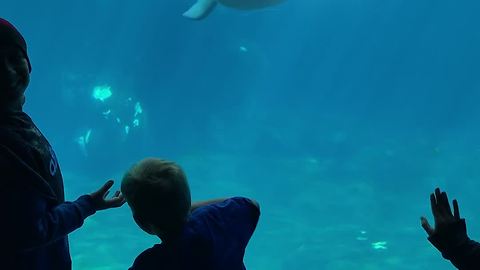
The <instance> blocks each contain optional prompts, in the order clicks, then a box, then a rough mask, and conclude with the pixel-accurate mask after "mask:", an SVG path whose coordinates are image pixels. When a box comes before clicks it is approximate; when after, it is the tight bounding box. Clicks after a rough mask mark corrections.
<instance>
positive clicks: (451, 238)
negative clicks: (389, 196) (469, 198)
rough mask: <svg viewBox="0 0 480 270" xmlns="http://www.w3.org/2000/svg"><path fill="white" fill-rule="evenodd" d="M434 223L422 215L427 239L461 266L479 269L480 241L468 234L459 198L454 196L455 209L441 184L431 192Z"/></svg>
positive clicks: (464, 268)
mask: <svg viewBox="0 0 480 270" xmlns="http://www.w3.org/2000/svg"><path fill="white" fill-rule="evenodd" d="M430 203H431V206H432V213H433V217H434V220H435V227H433V228H432V227H431V226H430V224H429V223H428V220H427V219H426V218H425V217H421V218H420V219H421V224H422V227H423V228H424V229H425V231H426V232H427V234H428V240H429V241H430V242H431V243H432V244H433V245H434V246H435V247H436V248H437V249H438V250H439V251H440V252H441V253H442V256H443V257H444V258H445V259H447V260H450V261H451V262H452V264H453V265H455V266H456V267H457V268H458V269H460V270H479V269H480V244H479V243H477V242H475V241H473V240H471V239H470V238H469V237H468V236H467V225H466V224H465V219H463V218H460V210H459V208H458V202H457V200H453V213H452V209H451V208H450V203H449V201H448V197H447V193H446V192H442V191H440V189H439V188H437V189H435V192H434V193H432V194H431V195H430Z"/></svg>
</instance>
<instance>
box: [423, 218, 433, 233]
mask: <svg viewBox="0 0 480 270" xmlns="http://www.w3.org/2000/svg"><path fill="white" fill-rule="evenodd" d="M420 221H421V223H422V228H423V229H424V230H425V232H427V234H428V236H431V235H432V234H433V232H434V230H433V229H432V227H431V226H430V224H429V223H428V220H427V218H425V217H421V218H420Z"/></svg>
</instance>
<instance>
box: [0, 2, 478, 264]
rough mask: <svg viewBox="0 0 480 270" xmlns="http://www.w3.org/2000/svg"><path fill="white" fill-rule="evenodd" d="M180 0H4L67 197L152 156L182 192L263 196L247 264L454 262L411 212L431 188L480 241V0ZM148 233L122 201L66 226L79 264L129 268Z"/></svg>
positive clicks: (32, 104) (31, 100)
mask: <svg viewBox="0 0 480 270" xmlns="http://www.w3.org/2000/svg"><path fill="white" fill-rule="evenodd" d="M190 4H192V2H191V1H187V0H171V1H149V0H145V1H123V0H120V1H117V0H116V1H113V0H101V1H99V0H95V1H94V0H84V1H65V0H52V1H47V2H44V1H33V0H31V1H6V2H5V3H2V8H1V12H0V16H2V17H5V18H7V19H9V20H11V21H12V22H14V23H15V24H16V25H17V26H18V27H19V28H20V29H21V31H22V33H23V34H24V35H25V37H26V39H27V41H28V44H29V52H30V58H31V62H32V65H33V73H32V82H31V85H30V87H29V89H28V92H27V103H26V108H25V110H26V111H27V112H28V113H29V114H30V115H31V116H32V118H33V119H34V120H35V121H36V123H37V124H38V126H39V127H40V128H41V129H42V131H43V132H44V133H45V135H46V136H47V137H48V139H49V140H50V142H51V143H52V145H53V146H54V148H55V150H56V152H57V156H58V158H59V161H60V164H61V167H62V170H63V174H64V181H65V188H66V196H67V200H75V199H76V198H77V197H78V196H80V195H82V194H85V193H89V192H92V191H94V190H96V189H97V188H98V187H100V186H101V185H102V184H103V183H104V181H106V180H107V179H110V178H113V179H115V180H116V184H115V186H114V188H119V182H120V180H121V177H122V174H123V173H124V171H125V170H126V169H127V168H128V167H129V166H130V165H131V164H132V163H133V162H135V161H137V160H139V159H141V158H144V157H147V156H156V157H162V158H167V159H172V160H175V161H177V162H178V163H179V164H180V165H182V166H183V168H184V170H185V171H186V173H187V175H188V178H189V181H190V185H191V189H192V196H193V199H194V200H202V199H209V198H216V197H225V196H233V195H242V196H248V197H252V198H255V199H257V200H258V201H259V202H260V203H261V204H262V216H261V220H260V223H259V226H258V228H257V231H256V232H255V234H254V237H253V238H252V240H251V242H250V245H249V247H248V249H247V253H246V257H245V263H246V265H247V268H248V269H250V270H270V269H272V270H277V269H278V270H290V269H294V270H296V269H303V270H310V269H319V270H347V269H348V270H350V269H358V270H377V269H382V270H383V269H389V270H417V269H418V270H420V269H433V268H435V267H436V268H435V269H441V270H443V269H445V270H447V269H453V267H452V266H451V265H450V264H449V263H448V262H446V261H444V260H443V259H442V258H441V256H440V254H439V252H438V251H437V250H435V249H434V248H433V247H432V246H431V245H430V243H429V242H428V241H427V240H426V234H425V232H424V231H423V230H422V228H421V227H420V220H419V217H420V216H421V215H427V217H428V218H429V219H430V221H431V222H432V223H433V220H432V217H431V214H430V206H429V194H430V192H431V191H433V189H434V188H435V187H436V186H440V187H442V188H443V189H445V190H447V191H448V192H449V195H450V196H451V198H454V197H455V198H457V199H458V200H459V203H460V211H461V215H462V216H465V217H466V219H467V226H468V230H469V234H470V236H471V237H472V238H474V239H477V240H478V239H480V219H479V216H480V213H479V211H480V209H478V207H477V206H478V204H479V201H478V194H477V191H478V190H479V188H480V184H479V181H478V180H479V179H480V166H479V165H480V143H479V141H478V138H479V136H480V125H479V121H480V113H479V112H480V109H479V108H480V107H479V106H478V103H479V102H480V79H479V77H478V74H479V72H480V64H479V63H480V50H479V48H480V32H479V31H478V25H479V23H480V18H479V17H478V14H477V13H478V12H476V10H478V8H480V2H474V1H463V2H462V1H460V2H459V1H434V0H425V1H385V0H363V1H353V0H345V1H334V0H287V2H286V3H284V4H282V5H279V6H275V7H272V8H268V9H265V10H260V11H254V12H243V11H236V10H231V9H227V8H223V7H221V6H219V7H218V8H217V9H216V10H215V11H214V12H213V13H212V14H211V15H210V16H209V17H208V18H207V19H206V20H203V21H200V22H198V21H190V20H187V19H185V18H183V17H182V16H181V14H182V13H183V12H184V11H185V10H186V9H187V8H188V7H189V6H190ZM95 87H104V88H108V87H109V88H110V90H111V92H112V96H111V97H110V98H108V99H106V100H104V101H100V100H96V99H94V98H93V96H92V93H93V90H94V89H95ZM137 103H138V104H139V105H140V106H141V109H142V112H141V113H137V115H136V116H135V115H134V114H135V104H137ZM117 118H118V120H117ZM135 119H136V120H138V124H139V125H138V126H135V125H134V124H133V121H134V120H135ZM125 126H129V129H128V134H127V132H126V129H125ZM89 131H90V135H89V136H87V133H88V132H89ZM81 137H83V142H84V143H83V144H82V143H81V139H80V138H81ZM87 137H88V140H86V138H87ZM79 139H80V140H79ZM85 141H88V142H87V143H85ZM158 241H159V240H158V239H156V238H154V237H152V236H149V235H146V234H144V233H143V232H142V231H141V230H140V229H138V228H137V226H136V225H135V223H134V222H133V219H132V218H131V215H130V210H129V209H128V206H127V205H125V206H124V207H122V208H120V209H113V210H110V211H103V212H99V213H97V214H96V215H94V216H92V217H90V218H88V219H87V220H86V222H85V224H84V226H83V227H82V228H80V229H79V230H77V231H75V232H74V233H72V234H71V235H70V246H71V253H72V259H73V264H74V269H80V270H81V269H88V270H113V269H127V268H128V267H129V266H130V265H131V264H132V262H133V260H134V259H135V257H136V256H137V255H138V254H139V253H140V252H141V251H143V250H144V249H146V248H148V247H150V246H152V245H153V244H155V243H157V242H158ZM379 242H380V243H379ZM375 247H376V248H375Z"/></svg>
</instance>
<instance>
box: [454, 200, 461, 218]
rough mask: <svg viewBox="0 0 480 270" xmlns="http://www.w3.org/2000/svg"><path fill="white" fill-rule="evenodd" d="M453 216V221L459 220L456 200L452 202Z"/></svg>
mask: <svg viewBox="0 0 480 270" xmlns="http://www.w3.org/2000/svg"><path fill="white" fill-rule="evenodd" d="M453 216H454V217H455V219H460V210H459V208H458V201H457V200H456V199H455V200H453Z"/></svg>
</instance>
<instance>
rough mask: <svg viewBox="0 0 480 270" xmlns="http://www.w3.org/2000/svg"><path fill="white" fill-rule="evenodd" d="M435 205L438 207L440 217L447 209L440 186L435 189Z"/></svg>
mask: <svg viewBox="0 0 480 270" xmlns="http://www.w3.org/2000/svg"><path fill="white" fill-rule="evenodd" d="M435 202H436V204H435V207H436V209H437V215H438V217H441V216H443V215H444V214H445V209H444V206H443V199H442V191H441V190H440V189H439V188H436V189H435Z"/></svg>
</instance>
